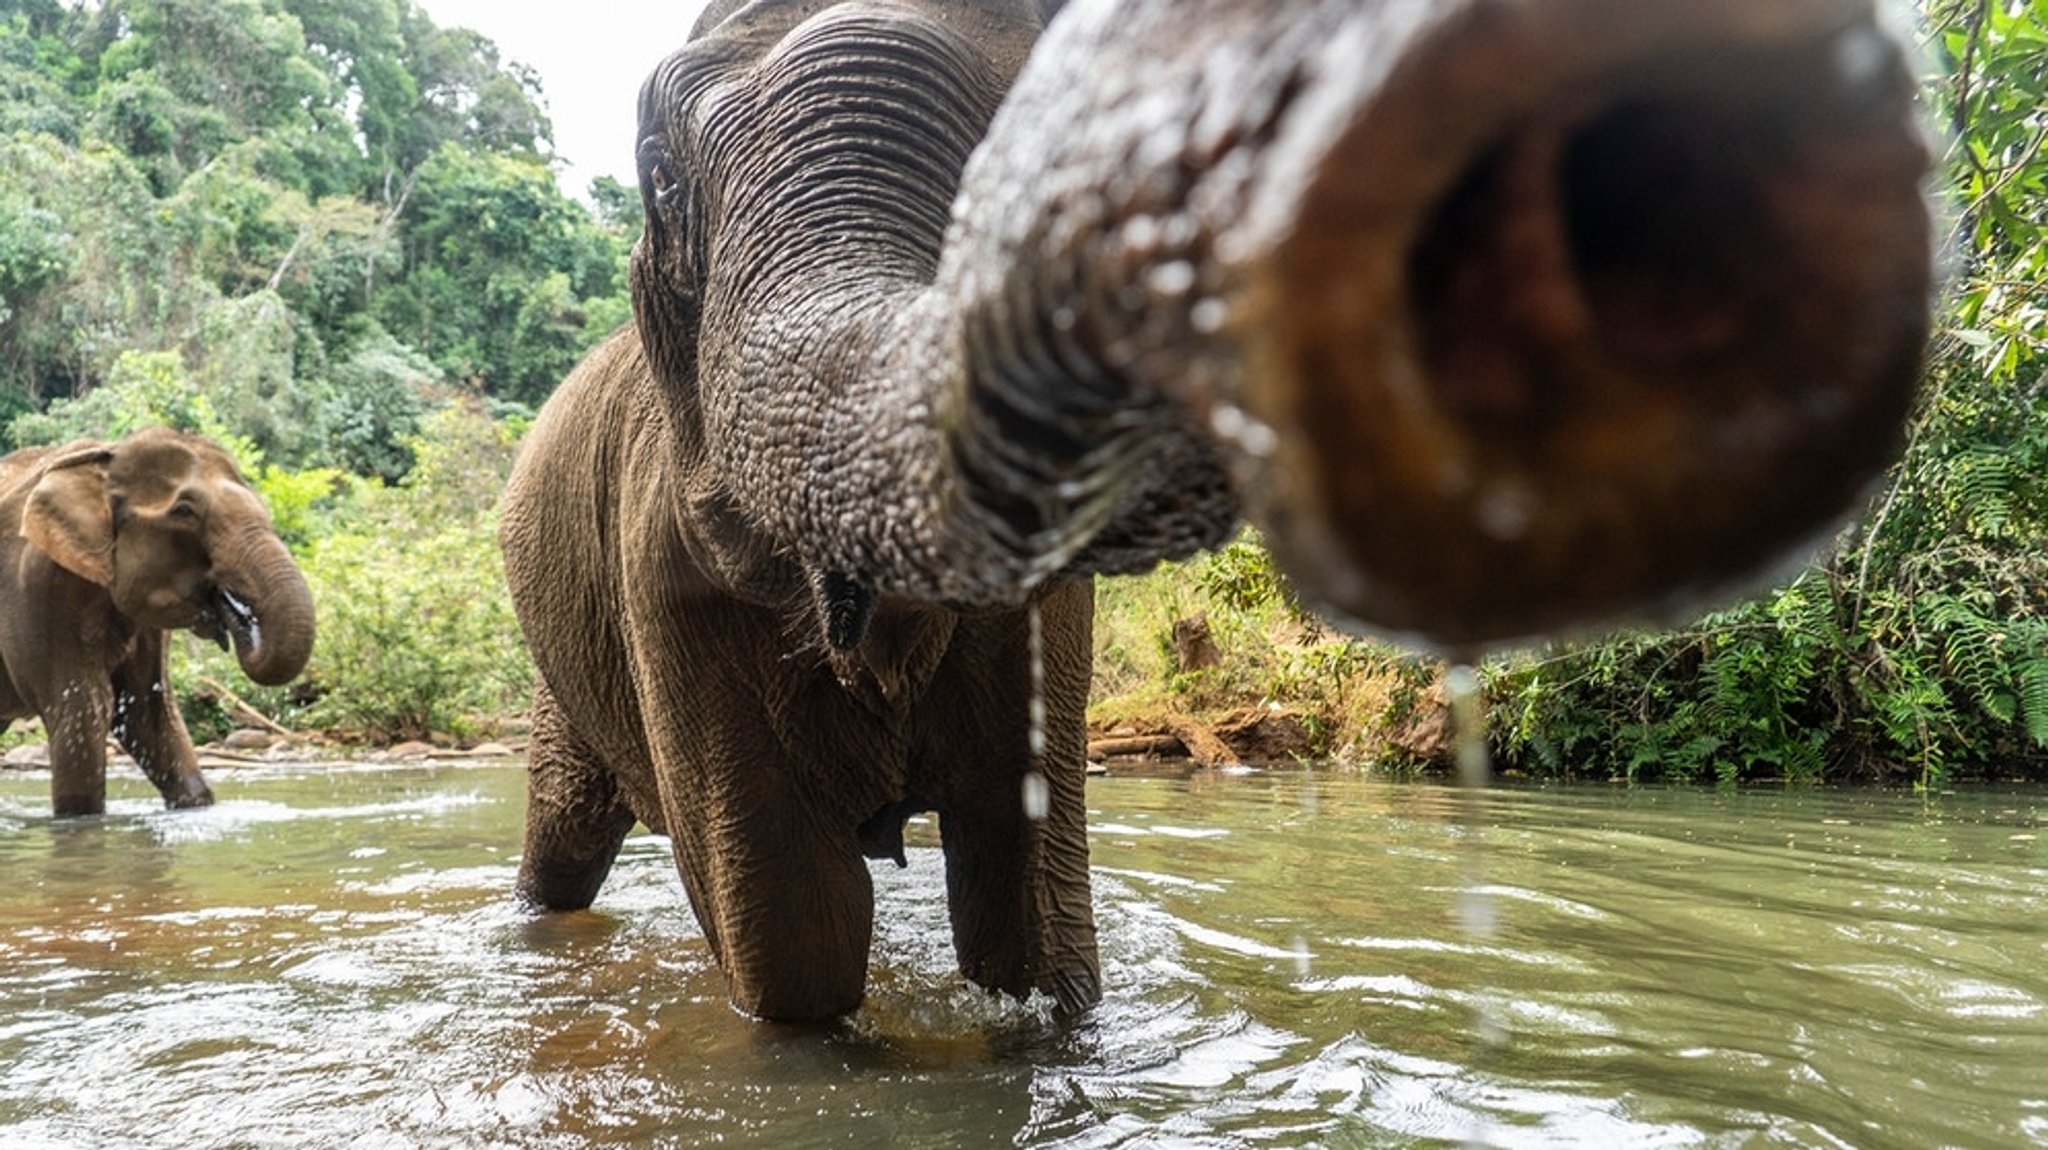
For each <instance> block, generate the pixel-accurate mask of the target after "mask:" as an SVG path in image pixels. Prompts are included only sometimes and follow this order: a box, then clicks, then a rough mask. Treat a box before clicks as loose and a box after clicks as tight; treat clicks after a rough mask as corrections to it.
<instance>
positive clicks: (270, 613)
mask: <svg viewBox="0 0 2048 1150" xmlns="http://www.w3.org/2000/svg"><path fill="white" fill-rule="evenodd" d="M214 558H215V564H214V572H213V578H214V585H215V596H216V598H217V600H218V603H217V608H218V610H219V613H220V618H221V620H222V623H223V630H224V631H225V632H226V634H227V635H228V636H229V637H231V638H232V639H233V641H234V647H235V659H236V661H237V662H239V663H240V664H241V666H242V673H243V674H245V675H247V676H249V679H250V681H252V682H256V683H262V684H264V685H266V686H275V685H277V684H280V683H288V682H290V681H291V680H292V679H294V678H296V677H297V676H298V674H299V672H300V671H303V670H304V669H305V667H306V660H307V659H308V658H309V657H310V656H311V655H312V652H313V633H314V628H313V593H312V591H311V590H310V589H309V588H308V587H307V586H306V578H305V576H304V575H303V574H301V573H300V571H299V568H298V565H297V564H296V563H294V562H293V561H292V557H291V552H289V551H288V550H286V549H285V546H284V543H283V542H282V541H280V540H279V539H278V538H277V536H276V535H275V534H273V533H271V532H270V531H268V530H266V529H259V528H250V529H247V530H245V531H243V532H242V533H241V534H240V535H238V536H237V538H236V539H235V540H234V541H233V543H232V544H231V545H230V546H229V547H227V548H225V549H223V550H217V551H216V552H215V556H214Z"/></svg>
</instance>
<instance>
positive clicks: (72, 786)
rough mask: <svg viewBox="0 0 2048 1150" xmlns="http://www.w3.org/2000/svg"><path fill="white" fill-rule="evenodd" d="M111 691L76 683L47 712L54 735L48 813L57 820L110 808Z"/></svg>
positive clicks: (47, 726) (102, 685) (45, 716)
mask: <svg viewBox="0 0 2048 1150" xmlns="http://www.w3.org/2000/svg"><path fill="white" fill-rule="evenodd" d="M113 719H114V699H113V691H112V689H111V688H110V687H109V686H108V685H106V684H105V683H102V682H97V681H80V680H74V681H73V682H72V683H71V684H70V685H68V686H66V687H64V688H62V689H61V690H60V691H59V692H58V695H57V699H56V701H55V702H54V703H52V704H51V705H50V706H49V707H47V708H46V709H45V710H44V711H43V726H44V728H45V729H46V730H47V732H48V734H49V736H50V809H51V811H52V812H53V813H55V814H56V816H57V817H58V818H73V817H76V816H79V815H97V814H102V813H104V812H105V811H106V809H107V729H108V728H109V727H110V726H111V725H112V724H113Z"/></svg>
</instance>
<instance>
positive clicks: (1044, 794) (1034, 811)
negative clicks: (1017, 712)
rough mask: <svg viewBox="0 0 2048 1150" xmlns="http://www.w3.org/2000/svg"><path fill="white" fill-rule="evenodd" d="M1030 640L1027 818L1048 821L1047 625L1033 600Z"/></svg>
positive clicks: (1029, 616) (1027, 613) (1028, 615)
mask: <svg viewBox="0 0 2048 1150" xmlns="http://www.w3.org/2000/svg"><path fill="white" fill-rule="evenodd" d="M1025 617H1026V619H1027V621H1028V626H1027V630H1028V633H1029V636H1030V638H1029V640H1028V642H1027V645H1026V649H1025V656H1026V658H1027V659H1029V660H1030V665H1031V699H1030V702H1029V703H1028V704H1026V706H1027V710H1026V712H1025V716H1026V724H1027V725H1026V728H1025V730H1026V735H1025V748H1026V751H1027V753H1028V756H1029V757H1028V758H1027V759H1026V760H1025V763H1024V794H1023V800H1024V817H1025V818H1027V819H1030V820H1031V821H1032V822H1034V823H1039V822H1044V821H1045V816H1046V814H1047V813H1048V811H1049V810H1050V809H1051V805H1052V788H1051V787H1050V786H1048V785H1047V783H1046V781H1045V623H1044V620H1043V619H1042V618H1041V617H1040V615H1039V611H1038V602H1037V600H1033V601H1032V602H1031V605H1030V606H1029V607H1027V608H1025Z"/></svg>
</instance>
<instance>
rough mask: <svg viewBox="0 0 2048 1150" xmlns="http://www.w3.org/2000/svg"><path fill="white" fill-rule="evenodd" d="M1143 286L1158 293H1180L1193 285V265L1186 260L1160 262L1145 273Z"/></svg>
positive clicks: (1171, 294)
mask: <svg viewBox="0 0 2048 1150" xmlns="http://www.w3.org/2000/svg"><path fill="white" fill-rule="evenodd" d="M1145 286H1147V287H1149V288H1151V289H1152V291H1153V292H1154V293H1156V294H1158V295H1164V296H1175V295H1181V294H1182V293H1184V292H1186V291H1187V290H1188V289H1189V288H1192V287H1194V286H1195V265H1193V264H1191V263H1189V262H1188V261H1186V260H1170V261H1168V262H1166V263H1163V264H1160V265H1159V266H1158V267H1156V268H1153V269H1152V270H1151V271H1150V272H1149V273H1147V274H1146V276H1145ZM1205 302H1206V301H1205Z"/></svg>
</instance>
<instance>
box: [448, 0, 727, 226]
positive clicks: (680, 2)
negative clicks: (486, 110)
mask: <svg viewBox="0 0 2048 1150" xmlns="http://www.w3.org/2000/svg"><path fill="white" fill-rule="evenodd" d="M414 2H415V3H417V4H418V5H419V6H420V7H421V8H423V9H425V10H426V13H427V15H428V17H429V18H430V19H432V20H433V21H434V23H436V24H438V25H440V26H441V27H443V28H474V29H476V30H477V31H478V32H481V33H483V34H484V35H486V36H488V37H490V38H491V39H492V40H493V41H495V42H496V43H497V45H498V56H499V59H501V60H505V61H513V62H517V63H521V64H525V65H526V66H528V67H530V68H532V69H533V70H534V71H535V72H537V73H539V75H540V80H541V94H542V96H543V97H545V99H546V102H547V113H548V120H549V122H550V123H552V124H553V125H554V128H555V153H556V155H558V156H560V157H561V158H562V161H563V165H564V166H563V168H562V170H561V173H560V180H561V186H562V191H563V192H564V193H565V194H567V195H571V196H575V197H578V198H579V199H580V198H582V197H583V195H584V194H585V193H586V192H587V191H588V190H589V188H590V181H591V180H593V179H596V178H597V177H598V176H611V177H613V178H615V179H617V180H618V181H619V182H620V183H622V184H625V185H626V186H627V187H632V186H633V185H634V181H635V174H634V170H633V147H634V144H635V142H636V141H635V140H634V138H633V136H634V131H635V127H636V125H635V116H636V114H637V108H636V106H635V104H636V101H637V100H638V99H639V96H640V81H642V80H644V79H646V78H647V73H648V72H650V71H652V70H653V69H654V65H655V64H657V63H659V62H660V60H661V58H662V57H664V56H666V55H668V54H669V53H670V52H673V51H675V50H676V49H677V48H680V47H682V45H683V41H684V40H685V39H687V38H688V37H689V34H690V26H691V25H692V24H694V23H696V20H697V12H698V10H699V9H701V8H702V7H703V6H704V0H571V2H569V3H562V2H559V0H414Z"/></svg>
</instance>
